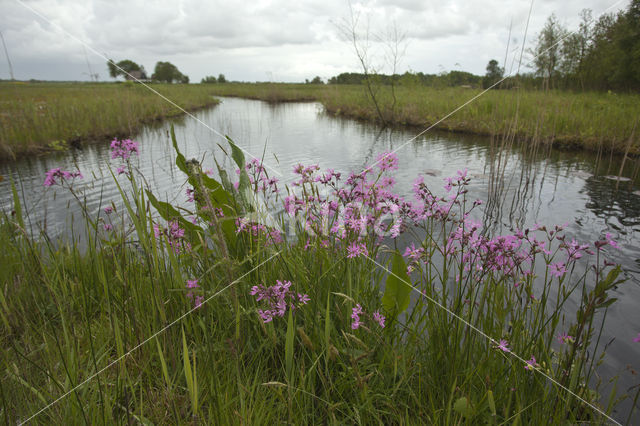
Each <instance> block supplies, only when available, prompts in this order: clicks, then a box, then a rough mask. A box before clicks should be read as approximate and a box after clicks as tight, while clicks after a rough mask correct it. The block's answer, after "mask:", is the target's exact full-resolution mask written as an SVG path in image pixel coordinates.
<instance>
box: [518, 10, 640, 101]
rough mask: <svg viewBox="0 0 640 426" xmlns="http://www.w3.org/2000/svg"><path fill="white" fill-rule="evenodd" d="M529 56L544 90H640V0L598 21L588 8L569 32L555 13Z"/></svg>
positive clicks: (547, 22) (603, 16)
mask: <svg viewBox="0 0 640 426" xmlns="http://www.w3.org/2000/svg"><path fill="white" fill-rule="evenodd" d="M529 53H530V54H532V55H534V59H533V65H534V75H535V76H536V77H539V78H541V79H542V85H543V87H544V88H548V89H592V90H617V91H637V90H640V0H632V1H631V2H630V4H629V6H628V8H627V9H626V10H623V11H620V12H618V13H609V14H604V15H602V16H600V17H599V18H598V19H597V20H595V21H594V19H593V17H592V12H591V10H589V9H584V10H583V11H582V12H581V13H580V24H579V25H578V28H577V29H575V30H574V31H571V32H570V31H569V30H568V29H567V28H565V27H564V26H563V25H562V24H561V23H560V22H559V21H558V18H557V17H556V16H555V15H554V14H552V15H551V16H549V18H548V19H547V21H546V23H545V25H544V27H543V29H542V31H541V32H540V33H539V34H538V37H537V40H536V44H535V46H534V48H533V49H530V50H529Z"/></svg>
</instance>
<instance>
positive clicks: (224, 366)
mask: <svg viewBox="0 0 640 426" xmlns="http://www.w3.org/2000/svg"><path fill="white" fill-rule="evenodd" d="M174 146H176V147H177V144H175V141H174ZM176 149H177V148H176ZM137 150H138V147H137V145H135V144H122V145H120V146H115V147H114V156H113V157H114V158H115V160H112V164H111V168H112V169H114V170H115V169H116V167H122V170H123V171H124V173H122V174H120V175H119V176H117V177H116V176H114V179H118V181H119V184H120V188H121V193H120V197H121V199H120V200H105V202H104V205H103V206H102V207H103V209H101V212H100V214H99V215H98V216H96V215H89V214H87V215H86V216H85V223H84V224H85V228H86V230H87V235H88V236H87V237H86V238H87V240H86V244H84V245H83V246H84V247H85V248H84V249H81V248H80V246H79V245H78V244H77V243H75V242H73V241H69V242H66V243H55V242H51V241H49V240H48V239H46V238H32V237H31V236H30V235H29V234H28V233H27V232H26V230H25V220H24V218H23V217H22V214H21V209H20V204H19V202H18V200H19V198H20V197H19V194H17V193H16V195H15V202H14V205H13V206H12V210H13V212H14V214H12V215H8V214H7V215H5V216H4V217H3V218H2V219H1V220H0V243H1V244H2V247H3V250H1V251H0V263H1V264H2V265H3V267H2V268H0V286H1V288H2V291H1V292H0V321H2V323H3V327H2V328H1V334H0V345H2V347H3V348H4V350H3V351H1V352H0V365H1V366H2V369H1V370H0V391H1V392H0V397H1V403H2V409H1V410H0V418H3V419H4V420H5V421H6V423H7V424H10V423H16V422H21V421H25V420H32V419H33V421H35V422H36V423H42V424H77V423H82V422H84V423H88V424H114V423H116V424H119V423H144V424H150V423H164V424H275V423H281V422H282V421H287V422H288V423H295V424H463V423H465V424H503V423H509V424H545V423H546V424H565V423H566V424H577V423H586V422H593V423H601V422H606V421H607V420H606V415H607V414H606V413H608V414H611V413H612V411H613V409H614V407H615V402H616V400H617V397H618V396H619V395H617V394H616V393H615V392H612V393H611V394H610V396H609V397H608V398H604V397H602V396H601V395H599V394H598V393H597V391H598V388H597V387H595V385H596V384H597V377H596V376H595V373H596V369H595V368H596V367H595V365H594V360H598V359H599V358H598V356H599V354H601V350H599V349H598V343H599V338H597V334H598V330H599V327H600V326H601V324H600V322H599V320H598V319H597V318H601V317H600V316H597V315H599V313H602V312H603V310H604V309H606V307H607V306H609V305H610V304H611V303H613V301H614V299H611V298H610V296H609V295H608V292H609V291H610V290H611V289H612V288H613V287H614V286H616V285H619V284H620V283H619V282H618V281H617V275H618V273H619V271H620V270H619V268H617V267H612V266H611V265H607V264H605V263H604V256H605V254H606V253H607V251H608V250H610V249H613V248H614V247H615V242H613V241H611V240H610V239H609V237H608V236H606V237H605V238H602V239H600V240H599V241H598V242H597V243H596V244H593V243H591V244H590V246H589V247H585V246H582V245H580V244H577V243H575V241H573V242H571V243H568V242H567V243H565V242H564V239H563V238H562V229H561V228H558V227H556V228H553V227H549V228H543V227H538V228H536V229H530V230H523V231H522V232H520V231H519V232H517V233H516V234H513V235H506V236H502V237H495V238H492V239H489V238H485V237H483V236H482V235H481V225H480V224H475V223H473V222H471V221H467V220H465V219H464V218H466V217H467V216H466V214H467V213H469V212H470V210H472V209H474V208H475V207H477V205H478V203H476V202H473V201H472V200H470V199H467V197H468V195H467V188H468V184H469V179H468V178H467V177H466V175H465V172H464V171H461V172H459V173H458V175H457V176H454V177H452V178H451V179H449V180H448V183H447V187H446V188H445V189H447V190H448V191H449V194H448V195H449V196H447V197H446V198H442V197H439V196H436V195H434V194H433V193H431V191H430V189H429V188H427V187H426V186H425V185H424V184H423V183H421V182H420V181H417V182H416V183H415V185H414V194H415V198H414V200H413V202H412V204H411V205H409V204H406V202H405V201H403V200H402V199H400V198H399V197H397V195H395V194H394V191H393V179H392V178H393V174H394V172H395V170H397V169H398V167H399V165H398V163H397V159H396V158H395V157H393V156H392V155H385V156H382V157H380V160H381V161H380V162H379V163H378V165H377V166H376V167H374V168H372V169H371V170H369V171H367V172H366V173H363V174H361V175H354V176H351V177H350V178H348V179H347V177H346V176H344V177H341V176H340V175H339V174H338V173H336V172H333V171H330V170H327V171H320V170H318V169H317V167H314V166H308V167H304V166H300V167H298V168H297V169H296V173H297V175H298V178H299V179H298V182H297V183H296V185H294V186H292V187H290V188H288V189H285V188H283V187H282V186H281V184H279V183H278V182H277V181H276V180H274V179H273V178H271V177H269V176H268V175H267V171H266V170H265V169H264V168H263V167H262V165H261V164H260V163H259V162H258V161H252V162H250V163H248V164H245V161H244V157H243V155H242V153H241V152H240V151H239V150H238V149H237V148H235V147H234V145H232V144H231V146H230V153H231V155H232V157H233V159H234V161H235V162H236V164H237V165H238V168H239V173H238V178H239V181H238V182H236V185H234V184H232V183H231V182H230V181H229V180H228V176H236V175H235V173H233V171H231V170H229V171H222V170H220V171H219V180H214V179H212V178H211V177H208V176H207V175H206V174H203V173H202V171H201V169H200V166H199V164H198V163H197V162H194V161H191V160H190V161H186V160H185V158H184V157H183V156H182V155H181V154H179V153H178V154H177V159H176V164H177V166H178V167H179V168H180V169H181V170H182V171H183V172H185V178H186V180H187V182H188V185H187V188H188V189H189V194H190V195H191V197H192V199H193V201H191V202H190V203H188V204H187V205H183V206H173V205H170V204H166V203H162V202H160V201H158V200H157V199H156V198H155V197H154V196H153V194H152V192H150V191H145V188H143V187H141V186H140V185H141V184H142V182H143V179H142V176H139V175H138V174H137V172H136V167H135V165H136V161H135V155H136V153H137ZM229 172H230V173H229ZM78 179H83V178H82V177H80V176H79V175H77V174H76V173H75V171H67V172H64V171H60V170H59V169H53V170H51V171H50V172H49V173H48V176H47V178H46V180H45V177H44V176H43V181H44V182H45V183H46V185H48V186H49V187H50V188H49V190H56V191H72V193H73V194H75V195H76V199H77V201H78V203H80V205H81V206H82V200H83V197H82V192H81V191H82V185H76V183H78V182H77V180H78ZM236 188H237V189H236ZM436 192H439V191H436ZM151 206H153V208H151ZM178 207H180V208H178ZM282 210H284V211H285V212H286V213H285V214H284V215H283V216H281V217H279V218H271V219H272V220H271V221H267V219H268V218H269V216H268V215H266V214H265V212H267V211H282ZM26 223H28V222H26ZM418 229H419V230H420V232H417V233H414V232H416V230H418ZM399 235H404V236H405V237H407V238H411V240H412V241H413V245H411V246H410V247H409V248H408V250H407V251H406V252H404V255H403V254H402V253H401V252H396V251H395V250H393V249H392V248H390V247H389V245H393V244H389V245H383V244H382V243H381V242H382V241H383V240H381V238H379V237H382V236H384V237H385V238H386V241H391V242H393V240H394V239H395V238H397V237H398V236H399ZM591 250H593V252H591ZM589 253H592V254H589ZM387 259H389V262H387ZM577 262H587V263H588V264H589V265H591V266H593V268H591V267H589V268H586V269H585V270H586V271H588V272H587V273H586V275H582V274H579V273H576V274H574V273H573V270H574V266H576V264H577ZM578 270H580V268H578ZM534 271H535V274H534ZM572 294H573V296H572ZM569 298H572V299H571V301H570V302H569V303H568V304H573V302H577V304H578V306H576V307H575V309H576V310H577V316H576V320H575V321H571V320H570V319H569V318H573V317H574V316H573V315H566V319H565V311H564V307H565V304H566V303H567V301H568V300H569ZM480 331H481V332H480ZM483 333H484V334H483ZM548 378H552V379H553V380H554V381H555V382H552V381H550V380H549V379H548ZM558 384H560V385H561V386H559V385H558ZM578 398H579V399H578ZM50 403H52V404H50ZM41 408H44V409H43V410H42V411H40V409H41ZM597 410H602V411H603V412H604V413H605V414H604V415H603V414H602V413H598V412H597ZM33 416H35V417H33ZM625 417H626V416H625ZM629 418H631V417H629ZM621 420H622V421H624V420H625V419H621Z"/></svg>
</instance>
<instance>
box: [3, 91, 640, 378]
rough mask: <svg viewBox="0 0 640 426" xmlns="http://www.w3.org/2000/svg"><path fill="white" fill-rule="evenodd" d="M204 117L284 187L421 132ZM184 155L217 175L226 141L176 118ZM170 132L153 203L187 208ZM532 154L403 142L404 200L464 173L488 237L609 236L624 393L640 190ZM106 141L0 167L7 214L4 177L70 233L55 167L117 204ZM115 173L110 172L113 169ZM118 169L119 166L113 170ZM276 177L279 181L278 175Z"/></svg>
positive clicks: (74, 212)
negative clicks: (304, 173) (302, 174)
mask: <svg viewBox="0 0 640 426" xmlns="http://www.w3.org/2000/svg"><path fill="white" fill-rule="evenodd" d="M196 116H197V117H198V119H200V120H202V121H203V122H205V123H207V124H208V125H209V126H211V127H212V128H214V129H216V130H218V131H219V132H220V133H223V134H228V135H229V136H230V137H231V138H232V139H234V140H235V141H236V143H237V144H238V145H240V146H242V147H243V148H244V149H246V150H247V151H248V152H250V153H251V154H253V155H255V156H257V157H263V156H264V162H265V163H266V164H267V165H269V166H271V168H272V169H273V170H276V171H278V172H279V173H281V174H282V176H281V177H280V179H281V181H284V182H287V181H290V180H291V179H292V178H293V173H292V172H291V170H292V168H293V166H294V165H296V164H298V163H303V164H319V165H320V167H321V168H328V167H330V168H334V169H336V170H337V171H342V172H348V171H361V170H362V169H363V168H364V167H365V166H366V165H367V164H369V163H372V162H373V161H375V160H374V159H375V156H376V154H378V153H380V152H382V151H385V150H391V149H395V148H397V147H400V146H402V145H403V144H405V143H406V142H407V141H408V140H410V139H412V138H413V137H414V136H415V135H416V134H417V133H418V131H419V130H415V131H412V130H406V129H404V130H384V131H381V130H380V129H379V128H377V127H375V126H372V125H368V124H363V123H358V122H355V121H351V120H344V119H339V118H335V117H331V116H328V115H326V114H325V113H324V112H323V110H322V107H321V106H320V105H318V104H315V103H291V104H282V105H275V106H274V105H269V104H267V103H264V102H260V101H250V100H242V99H235V98H225V99H223V102H222V103H221V104H220V105H218V106H216V107H213V108H211V109H208V110H204V111H200V112H198V113H196ZM173 123H174V125H175V126H176V135H177V138H178V141H179V144H180V146H181V150H182V151H183V153H184V154H185V156H186V157H187V158H190V157H197V158H199V159H204V160H203V162H204V165H205V169H207V168H215V166H214V162H213V155H214V154H215V155H216V158H217V159H218V161H222V162H223V164H226V165H228V166H229V167H231V166H230V163H229V161H228V159H227V160H225V158H224V157H223V156H222V155H220V148H219V147H218V145H217V144H218V143H219V144H221V145H222V146H224V147H225V148H226V147H227V145H226V143H225V142H224V140H223V139H222V138H221V137H220V136H218V135H216V134H214V133H213V132H211V131H210V130H209V129H207V128H206V127H205V126H202V125H201V124H199V123H198V122H196V121H195V120H193V119H191V118H181V119H177V120H174V121H173ZM169 125H170V124H169V123H168V122H167V123H162V124H159V125H156V126H154V127H147V128H145V129H144V130H143V131H142V132H141V133H140V134H139V135H138V137H137V138H136V140H137V141H139V142H140V151H141V152H140V157H139V159H138V167H139V168H140V170H141V171H142V173H143V174H144V176H145V177H146V179H147V181H148V183H149V185H150V186H151V187H152V189H153V191H154V193H156V195H158V198H161V199H164V200H168V201H177V202H184V201H185V195H184V193H185V186H184V176H183V175H182V174H181V172H180V171H178V170H177V169H176V167H175V165H174V152H173V148H172V147H171V142H170V140H169V137H168V128H169ZM540 151H544V152H537V153H530V152H529V153H526V152H522V151H521V150H519V149H509V150H507V151H506V152H503V153H502V155H500V156H499V157H498V156H496V154H495V153H496V152H498V150H497V149H495V148H494V147H493V146H492V143H491V141H490V140H488V139H486V138H480V137H469V136H461V135H452V134H442V133H432V132H428V133H426V134H425V135H423V136H421V137H418V138H416V139H415V140H413V141H412V142H410V143H408V144H406V145H405V146H404V147H403V148H402V149H400V150H399V151H398V152H397V154H398V157H399V159H400V170H399V171H398V172H397V174H396V179H397V181H398V183H397V185H396V188H397V190H398V192H400V193H403V194H405V195H409V193H410V188H411V185H410V184H411V181H412V180H413V179H414V178H415V177H416V176H417V175H418V174H422V175H424V177H425V182H426V183H427V184H428V185H429V186H430V187H432V188H434V189H436V190H435V192H439V193H443V190H442V185H443V178H444V177H445V176H449V175H454V174H455V172H456V171H457V170H459V169H463V168H467V169H468V170H469V173H470V175H471V176H472V177H473V181H472V185H471V187H470V196H471V198H481V199H483V200H489V202H487V203H486V204H484V205H483V206H481V207H482V210H481V211H480V212H479V214H480V215H482V216H484V222H485V223H486V224H487V226H490V228H491V232H493V233H500V232H505V233H506V232H509V231H510V230H512V229H513V228H515V227H519V228H522V227H525V226H532V225H534V224H536V223H540V224H562V223H567V224H568V228H567V233H568V234H569V235H570V237H574V238H575V239H576V240H578V241H583V242H593V241H594V240H595V239H597V238H598V237H599V236H601V235H603V234H604V233H606V232H610V233H612V234H613V236H614V238H615V239H616V240H617V241H619V243H620V246H621V250H620V251H618V252H616V253H615V254H614V255H613V260H614V261H616V262H619V263H621V264H622V265H623V267H624V269H625V273H626V276H627V278H628V280H627V282H626V283H625V284H624V285H622V286H620V287H619V288H618V289H617V290H616V293H617V294H616V297H618V298H619V301H618V302H617V303H616V304H614V305H613V306H612V308H610V310H609V312H608V314H607V329H606V330H605V336H604V337H605V339H606V341H608V340H610V339H611V338H613V337H615V340H614V342H613V344H612V345H611V346H610V348H609V350H608V361H607V363H606V365H605V366H604V367H603V368H602V370H601V372H602V374H603V376H604V377H608V376H612V375H615V374H620V376H621V378H622V382H621V385H623V386H620V388H621V389H622V388H626V387H628V386H630V385H632V384H635V383H637V382H638V376H635V382H634V381H633V380H630V373H629V372H628V371H626V370H625V368H626V367H627V366H628V365H632V366H633V367H634V368H640V364H639V362H638V360H639V359H640V344H638V343H633V342H632V338H633V337H635V336H636V335H637V333H639V332H640V309H638V305H639V304H640V238H639V237H640V184H639V182H638V179H637V177H636V180H635V182H634V181H633V180H631V181H629V182H618V181H616V180H612V179H610V178H607V177H606V176H608V175H616V174H618V171H619V169H620V160H619V159H616V158H614V159H611V158H609V157H605V158H598V157H597V156H595V155H592V154H583V153H570V152H557V151H551V152H547V151H546V150H544V149H542V148H541V149H540ZM637 161H638V160H633V161H629V160H627V162H626V164H625V168H624V170H623V173H622V175H623V176H627V177H633V176H635V175H636V174H637V170H635V169H634V167H636V168H637ZM108 164H110V155H109V150H108V145H107V144H97V145H91V146H87V147H85V148H84V149H82V150H77V151H72V152H68V153H61V154H59V155H50V156H47V157H43V158H35V159H25V160H23V161H20V162H17V163H11V164H0V175H3V176H4V177H5V180H4V181H3V182H0V208H2V209H4V210H7V211H8V210H9V209H10V208H11V193H10V186H9V181H10V179H7V178H8V177H13V179H14V180H15V181H16V182H19V190H20V193H21V196H22V198H23V204H24V209H25V211H26V212H27V213H28V215H29V225H30V226H31V227H32V230H33V231H34V232H37V231H38V230H42V229H44V230H46V231H47V232H48V234H49V235H50V236H54V237H55V236H60V235H68V234H69V232H70V230H71V229H72V228H73V226H74V218H76V219H79V218H80V212H79V210H78V208H77V205H76V203H75V201H74V200H73V198H72V197H71V195H70V194H69V193H68V192H67V191H64V190H60V189H58V190H55V189H54V188H49V189H45V188H44V187H43V186H42V182H43V180H44V174H45V172H46V171H47V170H49V169H50V168H53V167H62V168H63V169H66V170H73V169H75V167H76V166H77V168H78V169H79V170H80V171H81V172H82V173H83V174H84V176H85V179H84V180H82V181H78V187H79V188H82V189H83V190H84V191H83V193H84V196H85V197H86V203H87V206H88V207H89V210H90V211H91V212H93V214H95V215H98V214H99V213H100V210H101V206H105V205H106V204H107V203H110V202H111V201H115V202H116V204H118V203H117V200H118V199H119V198H120V197H119V195H118V191H117V187H116V186H115V184H114V182H113V179H112V178H111V176H110V174H109V169H108V167H107V165H108ZM113 164H115V163H113ZM113 167H114V169H115V167H116V166H115V165H114V166H113ZM271 174H272V175H274V174H276V172H273V171H272V172H271ZM77 222H78V224H76V226H79V224H80V223H81V221H77Z"/></svg>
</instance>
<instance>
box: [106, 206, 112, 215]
mask: <svg viewBox="0 0 640 426" xmlns="http://www.w3.org/2000/svg"><path fill="white" fill-rule="evenodd" d="M104 212H105V213H106V214H111V213H113V207H111V206H107V207H105V208H104Z"/></svg>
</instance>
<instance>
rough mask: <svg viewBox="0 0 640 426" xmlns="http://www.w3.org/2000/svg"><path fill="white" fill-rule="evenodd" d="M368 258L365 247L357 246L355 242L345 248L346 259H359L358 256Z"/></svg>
mask: <svg viewBox="0 0 640 426" xmlns="http://www.w3.org/2000/svg"><path fill="white" fill-rule="evenodd" d="M361 255H362V256H368V255H369V251H368V250H367V246H366V245H364V244H363V243H362V244H358V243H357V242H353V243H352V244H351V245H350V246H349V247H347V257H348V258H353V257H359V256H361Z"/></svg>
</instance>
